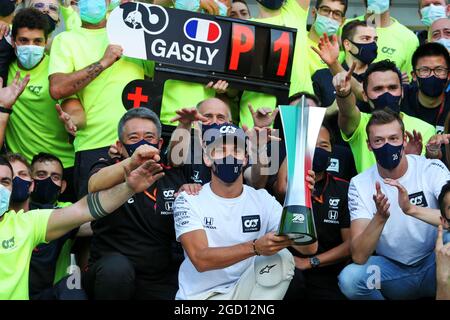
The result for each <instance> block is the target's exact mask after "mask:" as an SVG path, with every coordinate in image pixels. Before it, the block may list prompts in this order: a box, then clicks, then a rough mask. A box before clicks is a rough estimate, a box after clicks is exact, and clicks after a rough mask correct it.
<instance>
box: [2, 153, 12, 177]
mask: <svg viewBox="0 0 450 320" xmlns="http://www.w3.org/2000/svg"><path fill="white" fill-rule="evenodd" d="M0 166H7V167H8V168H9V170H11V178H12V177H14V171H13V168H12V166H11V163H9V161H8V159H6V157H5V155H3V154H2V155H0Z"/></svg>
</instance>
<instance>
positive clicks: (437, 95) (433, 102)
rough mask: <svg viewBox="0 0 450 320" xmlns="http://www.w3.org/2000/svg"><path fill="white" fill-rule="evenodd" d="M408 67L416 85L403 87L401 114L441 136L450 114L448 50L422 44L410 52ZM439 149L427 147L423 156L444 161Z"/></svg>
mask: <svg viewBox="0 0 450 320" xmlns="http://www.w3.org/2000/svg"><path fill="white" fill-rule="evenodd" d="M412 63H413V66H414V71H413V79H414V81H415V82H416V83H414V84H411V85H408V86H405V87H404V99H403V101H402V106H401V110H402V111H403V112H405V113H407V114H408V115H410V116H413V117H416V118H418V119H421V120H423V121H425V122H427V123H429V124H430V125H432V126H433V127H434V128H435V133H436V134H442V133H444V131H445V123H446V121H447V117H448V113H449V111H450V93H449V92H447V87H448V84H449V79H450V71H449V69H450V55H449V53H448V50H447V49H446V48H445V47H444V46H442V45H441V44H439V43H433V42H432V43H426V44H423V45H421V46H420V47H419V48H417V50H416V51H415V52H414V55H413V58H412ZM441 147H442V146H441V144H437V145H436V144H433V145H428V148H427V156H428V157H429V158H438V159H442V160H443V161H445V160H444V159H446V157H445V148H441ZM440 149H442V150H440Z"/></svg>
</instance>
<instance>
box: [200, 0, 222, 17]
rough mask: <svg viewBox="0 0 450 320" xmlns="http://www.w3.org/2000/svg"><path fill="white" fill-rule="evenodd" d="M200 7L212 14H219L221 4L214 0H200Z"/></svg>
mask: <svg viewBox="0 0 450 320" xmlns="http://www.w3.org/2000/svg"><path fill="white" fill-rule="evenodd" d="M200 8H202V9H203V10H205V11H206V12H208V13H209V14H212V15H215V16H217V15H219V6H218V5H217V3H216V2H215V1H214V0H200Z"/></svg>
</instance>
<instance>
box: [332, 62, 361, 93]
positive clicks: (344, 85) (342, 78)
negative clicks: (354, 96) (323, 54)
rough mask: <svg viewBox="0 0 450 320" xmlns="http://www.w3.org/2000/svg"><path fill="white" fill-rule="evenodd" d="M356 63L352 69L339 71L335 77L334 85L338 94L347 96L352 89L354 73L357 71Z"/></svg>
mask: <svg viewBox="0 0 450 320" xmlns="http://www.w3.org/2000/svg"><path fill="white" fill-rule="evenodd" d="M355 68H356V63H353V65H352V66H351V68H350V70H348V71H342V72H339V73H338V74H337V75H335V76H334V77H333V86H334V88H335V89H336V95H337V96H341V97H345V96H347V95H349V94H350V92H351V91H352V82H351V80H352V75H353V72H354V71H355Z"/></svg>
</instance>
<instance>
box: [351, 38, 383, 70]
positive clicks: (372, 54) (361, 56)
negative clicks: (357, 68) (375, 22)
mask: <svg viewBox="0 0 450 320" xmlns="http://www.w3.org/2000/svg"><path fill="white" fill-rule="evenodd" d="M349 41H350V40H349ZM350 42H351V43H352V44H353V45H354V46H355V47H356V48H358V53H353V52H351V51H350V54H351V55H352V56H354V57H355V58H356V59H358V60H359V61H361V62H362V63H364V64H367V65H369V64H371V63H372V62H373V61H374V60H375V59H376V58H377V55H378V45H377V43H376V42H375V41H374V42H371V43H355V42H353V41H350Z"/></svg>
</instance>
